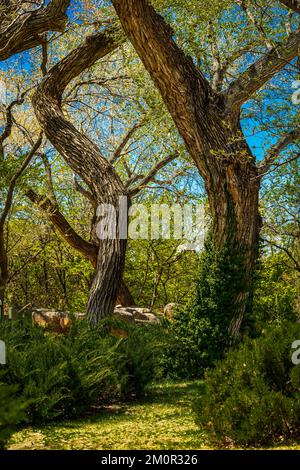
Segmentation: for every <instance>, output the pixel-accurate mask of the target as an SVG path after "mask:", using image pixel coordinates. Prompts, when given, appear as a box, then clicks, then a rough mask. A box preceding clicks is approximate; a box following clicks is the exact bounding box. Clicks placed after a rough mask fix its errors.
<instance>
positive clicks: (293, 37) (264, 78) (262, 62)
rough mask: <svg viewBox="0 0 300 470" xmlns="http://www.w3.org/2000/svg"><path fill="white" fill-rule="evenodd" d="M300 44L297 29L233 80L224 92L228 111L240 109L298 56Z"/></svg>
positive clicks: (299, 34) (299, 32) (299, 33)
mask: <svg viewBox="0 0 300 470" xmlns="http://www.w3.org/2000/svg"><path fill="white" fill-rule="evenodd" d="M299 46H300V31H296V32H293V33H291V34H290V36H289V37H288V39H287V41H285V42H282V43H280V44H278V45H277V46H275V47H274V48H272V49H271V50H270V51H269V52H268V53H267V54H266V55H264V56H263V57H261V58H260V59H258V60H257V61H256V62H255V63H254V64H252V65H251V66H250V67H249V68H248V69H247V70H245V72H243V73H242V74H241V75H240V76H239V77H238V78H237V79H236V80H235V81H233V82H232V83H231V84H230V85H229V88H228V90H227V91H226V92H225V93H224V95H225V99H226V108H227V111H228V113H232V111H235V112H237V111H239V109H240V107H241V106H242V104H243V103H245V101H247V100H248V99H250V98H251V96H252V95H253V94H254V93H255V92H256V91H258V90H259V89H260V88H262V86H263V85H264V84H265V83H266V82H268V81H269V80H270V79H271V78H273V77H274V75H275V74H276V73H277V72H279V70H281V69H282V68H283V67H285V66H286V65H287V64H288V63H289V62H290V61H291V60H293V59H294V58H295V57H296V56H297V54H298V50H299Z"/></svg>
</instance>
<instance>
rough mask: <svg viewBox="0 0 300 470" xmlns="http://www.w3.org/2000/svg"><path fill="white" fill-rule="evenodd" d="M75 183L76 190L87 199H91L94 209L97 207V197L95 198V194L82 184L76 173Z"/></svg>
mask: <svg viewBox="0 0 300 470" xmlns="http://www.w3.org/2000/svg"><path fill="white" fill-rule="evenodd" d="M73 185H74V189H75V191H78V192H79V193H80V194H82V195H83V196H84V197H85V198H86V199H88V200H89V201H90V203H91V205H92V207H93V208H94V209H97V207H98V204H97V201H96V199H95V198H94V196H93V195H92V193H91V192H90V191H88V190H87V189H85V188H84V187H83V186H81V184H80V183H79V181H78V179H77V177H76V175H75V174H74V175H73Z"/></svg>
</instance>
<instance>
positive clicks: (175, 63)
mask: <svg viewBox="0 0 300 470" xmlns="http://www.w3.org/2000/svg"><path fill="white" fill-rule="evenodd" d="M112 3H113V5H114V7H115V10H116V12H117V14H118V16H119V19H120V21H121V23H122V26H123V28H124V30H125V33H126V35H127V37H128V38H129V39H130V41H131V42H132V44H133V46H134V48H135V50H136V51H137V53H138V55H139V56H140V58H141V60H142V62H143V63H144V66H145V68H146V70H147V71H148V72H149V74H150V75H151V77H152V79H153V81H154V82H155V84H156V86H157V88H158V89H159V91H160V93H161V96H162V98H163V100H164V102H165V104H166V106H167V108H168V110H169V112H170V114H171V116H172V118H173V120H174V122H175V124H176V126H177V128H178V130H179V132H180V134H181V136H182V137H183V139H184V140H185V143H186V145H187V147H188V148H189V151H190V152H191V154H192V156H193V158H194V159H195V160H196V159H197V160H198V161H197V164H198V166H201V171H202V173H203V174H204V173H205V168H204V164H203V163H202V164H201V162H199V155H200V154H201V153H202V152H203V153H205V152H206V150H205V149H204V144H203V141H202V140H201V138H200V136H201V135H202V132H201V131H202V129H203V128H205V129H206V128H207V126H209V125H210V124H209V123H208V119H207V118H206V117H207V113H205V110H206V109H207V105H208V99H209V95H210V94H213V91H212V89H211V87H210V85H209V83H208V81H207V80H206V79H205V77H204V76H203V75H202V74H201V72H200V71H199V70H198V69H197V68H196V66H195V65H194V62H193V60H192V58H191V57H188V56H186V55H185V54H184V52H183V51H182V50H181V49H180V48H179V47H178V46H177V44H176V43H175V41H174V39H173V34H174V33H173V31H172V29H171V28H170V26H169V25H168V24H167V23H166V22H165V21H164V19H163V18H162V17H161V16H160V15H159V14H158V13H156V11H155V10H154V8H153V7H152V6H151V5H150V3H149V2H148V1H147V0H112ZM205 118H206V119H205ZM191 123H192V124H191Z"/></svg>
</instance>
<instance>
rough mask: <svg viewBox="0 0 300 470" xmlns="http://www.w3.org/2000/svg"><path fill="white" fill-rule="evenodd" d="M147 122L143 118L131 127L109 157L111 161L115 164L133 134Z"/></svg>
mask: <svg viewBox="0 0 300 470" xmlns="http://www.w3.org/2000/svg"><path fill="white" fill-rule="evenodd" d="M144 124H145V119H142V120H141V122H138V123H137V124H135V125H134V126H132V128H131V129H129V131H128V132H127V133H126V134H125V136H124V138H123V139H122V141H121V142H120V144H119V145H118V147H117V148H116V150H115V152H114V153H113V155H112V157H111V158H110V159H109V162H110V163H111V164H112V165H113V164H114V163H115V162H116V161H117V160H118V159H119V158H120V156H121V154H122V151H123V150H124V148H125V147H126V145H127V144H128V142H129V140H130V139H131V137H132V136H133V134H134V133H135V132H136V131H137V130H138V129H140V128H141V127H142V126H143V125H144Z"/></svg>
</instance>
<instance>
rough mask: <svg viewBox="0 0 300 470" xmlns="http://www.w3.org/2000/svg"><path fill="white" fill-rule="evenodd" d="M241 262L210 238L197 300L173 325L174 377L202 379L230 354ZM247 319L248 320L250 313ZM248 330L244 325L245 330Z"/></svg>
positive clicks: (169, 359) (169, 369)
mask: <svg viewBox="0 0 300 470" xmlns="http://www.w3.org/2000/svg"><path fill="white" fill-rule="evenodd" d="M239 263H240V261H239V258H238V257H237V256H235V255H234V254H233V253H232V250H230V249H229V248H226V249H224V250H223V251H222V252H220V251H219V250H217V249H216V248H215V247H214V243H213V241H212V238H211V237H208V239H207V240H206V244H205V250H204V252H203V253H202V256H201V259H200V265H199V272H198V276H197V281H196V285H195V292H194V295H193V299H192V300H191V302H190V303H189V304H188V305H187V306H186V307H185V308H183V309H179V310H178V311H177V312H176V314H175V315H174V319H173V321H172V323H171V325H170V328H171V333H172V334H173V336H174V338H175V346H173V347H172V349H171V350H170V352H169V354H168V357H167V358H166V364H165V365H166V370H167V372H168V373H169V374H170V375H171V376H173V377H177V378H183V379H186V378H193V377H201V376H202V375H203V373H204V371H205V369H206V368H208V367H211V366H212V365H213V364H214V362H215V361H216V360H218V359H220V358H222V357H223V356H224V354H225V353H226V350H227V348H228V346H229V344H230V338H229V334H228V329H229V325H230V321H231V319H232V318H233V317H234V308H235V305H233V304H232V295H233V291H232V289H233V288H234V289H235V291H236V290H237V289H239V288H240V289H241V290H242V289H243V285H242V281H241V280H240V271H239ZM245 317H246V318H248V312H247V315H246V316H245ZM248 327H249V325H247V324H246V323H245V322H244V324H243V328H244V329H246V328H248ZM248 329H249V328H248Z"/></svg>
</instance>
